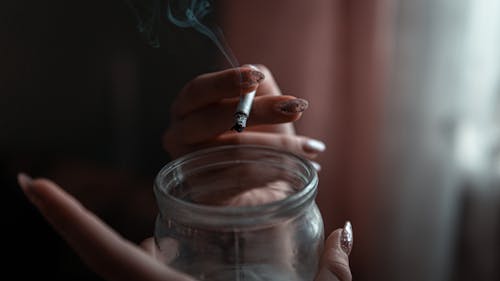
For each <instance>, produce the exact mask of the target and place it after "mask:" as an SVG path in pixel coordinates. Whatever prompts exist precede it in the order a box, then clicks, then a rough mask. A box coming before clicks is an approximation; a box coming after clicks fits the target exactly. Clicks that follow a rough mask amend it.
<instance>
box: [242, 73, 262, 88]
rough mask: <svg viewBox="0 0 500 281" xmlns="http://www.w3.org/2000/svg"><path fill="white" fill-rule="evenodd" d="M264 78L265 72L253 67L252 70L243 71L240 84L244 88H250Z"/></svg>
mask: <svg viewBox="0 0 500 281" xmlns="http://www.w3.org/2000/svg"><path fill="white" fill-rule="evenodd" d="M264 78H265V76H264V73H262V72H260V71H259V70H257V69H252V70H250V71H243V72H241V82H240V86H241V87H242V88H250V87H253V86H256V85H257V84H259V83H260V82H262V80H264Z"/></svg>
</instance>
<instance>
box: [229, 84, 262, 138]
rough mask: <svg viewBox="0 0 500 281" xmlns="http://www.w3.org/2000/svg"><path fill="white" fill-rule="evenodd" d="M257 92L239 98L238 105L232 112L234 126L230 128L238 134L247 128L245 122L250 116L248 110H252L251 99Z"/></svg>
mask: <svg viewBox="0 0 500 281" xmlns="http://www.w3.org/2000/svg"><path fill="white" fill-rule="evenodd" d="M256 92H257V90H254V91H252V92H250V93H248V94H246V95H244V96H242V97H240V102H239V103H238V107H236V111H235V112H234V115H233V116H234V126H233V127H232V128H231V129H232V130H235V131H237V132H239V133H241V132H243V130H244V129H245V128H246V126H247V120H248V117H249V116H250V110H251V109H252V103H253V98H254V97H255V93H256Z"/></svg>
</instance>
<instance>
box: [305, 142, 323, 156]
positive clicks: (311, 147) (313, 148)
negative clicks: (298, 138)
mask: <svg viewBox="0 0 500 281" xmlns="http://www.w3.org/2000/svg"><path fill="white" fill-rule="evenodd" d="M303 149H304V151H305V152H307V153H318V152H323V151H325V149H326V145H325V143H324V142H322V141H319V140H315V139H308V140H306V142H305V143H304V147H303Z"/></svg>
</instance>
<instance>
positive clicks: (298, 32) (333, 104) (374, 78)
mask: <svg viewBox="0 0 500 281" xmlns="http://www.w3.org/2000/svg"><path fill="white" fill-rule="evenodd" d="M392 6H393V3H392V0H378V1H352V0H351V1H349V0H310V1H289V0H288V1H286V0H273V1H264V0H254V1H224V2H223V8H224V12H223V13H222V14H223V16H224V18H223V23H222V28H223V31H224V33H225V34H226V36H227V39H228V42H229V45H230V46H231V47H232V48H233V51H234V53H235V55H236V57H237V58H238V59H239V62H240V64H245V63H262V64H264V65H266V66H268V67H269V68H270V69H271V71H272V72H273V74H274V75H275V78H276V80H277V82H278V84H279V85H280V87H281V89H282V92H283V93H284V94H289V95H294V96H297V97H302V98H305V99H307V100H309V102H310V107H309V109H308V111H307V112H306V113H305V114H304V115H303V117H302V119H301V120H300V121H299V122H298V123H297V132H298V133H299V134H303V135H307V136H310V137H314V138H317V139H320V140H323V141H324V142H325V143H326V144H327V150H326V152H324V153H323V154H322V155H321V156H320V158H319V159H318V162H319V163H320V164H321V166H322V171H321V172H320V192H319V195H318V198H317V202H318V204H319V206H320V209H321V212H322V214H323V217H324V221H325V228H326V229H325V231H326V232H327V233H329V232H330V231H331V230H333V229H335V228H338V227H340V226H342V225H343V223H344V221H345V220H347V219H349V220H351V221H352V223H353V225H354V230H355V239H356V242H355V247H358V249H357V250H356V251H354V252H353V258H352V260H353V266H354V267H357V268H359V269H360V270H359V271H358V272H356V274H355V275H356V276H357V277H358V278H360V277H361V276H360V275H362V273H361V271H362V272H369V271H370V267H372V266H374V265H373V262H372V261H373V260H374V258H375V256H374V254H373V253H375V251H376V249H375V248H374V247H375V245H377V244H378V243H377V239H383V237H382V233H383V231H382V232H380V231H378V232H377V231H375V229H377V228H381V226H380V225H379V223H380V222H377V221H375V219H374V218H375V217H374V215H372V214H374V213H376V212H380V211H381V210H380V206H378V205H377V204H379V203H378V202H380V200H375V199H376V198H377V197H379V196H381V195H379V194H378V193H377V190H376V182H377V178H376V177H377V172H376V170H377V162H378V159H377V154H378V153H377V148H378V144H377V140H378V135H377V132H378V126H379V121H380V116H379V115H380V110H381V106H382V104H383V102H382V99H383V98H384V97H383V95H384V92H385V87H386V83H385V81H386V75H387V71H388V65H390V64H389V55H390V51H391V46H390V42H392V40H391V38H390V34H391V33H390V29H391V22H390V19H391V16H390V13H392V10H393V9H392ZM368 276H369V275H368Z"/></svg>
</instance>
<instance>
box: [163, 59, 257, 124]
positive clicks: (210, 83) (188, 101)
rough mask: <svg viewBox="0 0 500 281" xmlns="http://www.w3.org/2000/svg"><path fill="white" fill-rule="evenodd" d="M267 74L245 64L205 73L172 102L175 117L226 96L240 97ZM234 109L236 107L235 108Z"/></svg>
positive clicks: (255, 86)
mask: <svg viewBox="0 0 500 281" xmlns="http://www.w3.org/2000/svg"><path fill="white" fill-rule="evenodd" d="M264 77H265V75H264V74H263V73H262V72H260V71H259V70H257V69H255V68H253V67H250V66H244V67H239V68H232V69H227V70H224V71H220V72H214V73H208V74H203V75H200V76H198V77H196V78H195V79H193V80H192V81H191V82H189V83H188V84H187V85H186V87H184V89H182V90H181V92H180V93H179V96H178V97H177V99H176V101H175V102H174V103H173V104H172V113H173V117H174V118H177V117H179V118H182V117H183V116H185V115H187V114H189V113H190V112H192V111H196V110H199V109H201V108H203V107H206V106H208V105H210V104H213V103H217V102H219V101H220V100H222V99H225V98H235V97H239V95H240V94H246V93H249V92H251V91H253V90H255V89H256V88H257V85H258V84H259V83H260V82H262V81H263V80H264ZM233 110H234V109H233Z"/></svg>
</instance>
